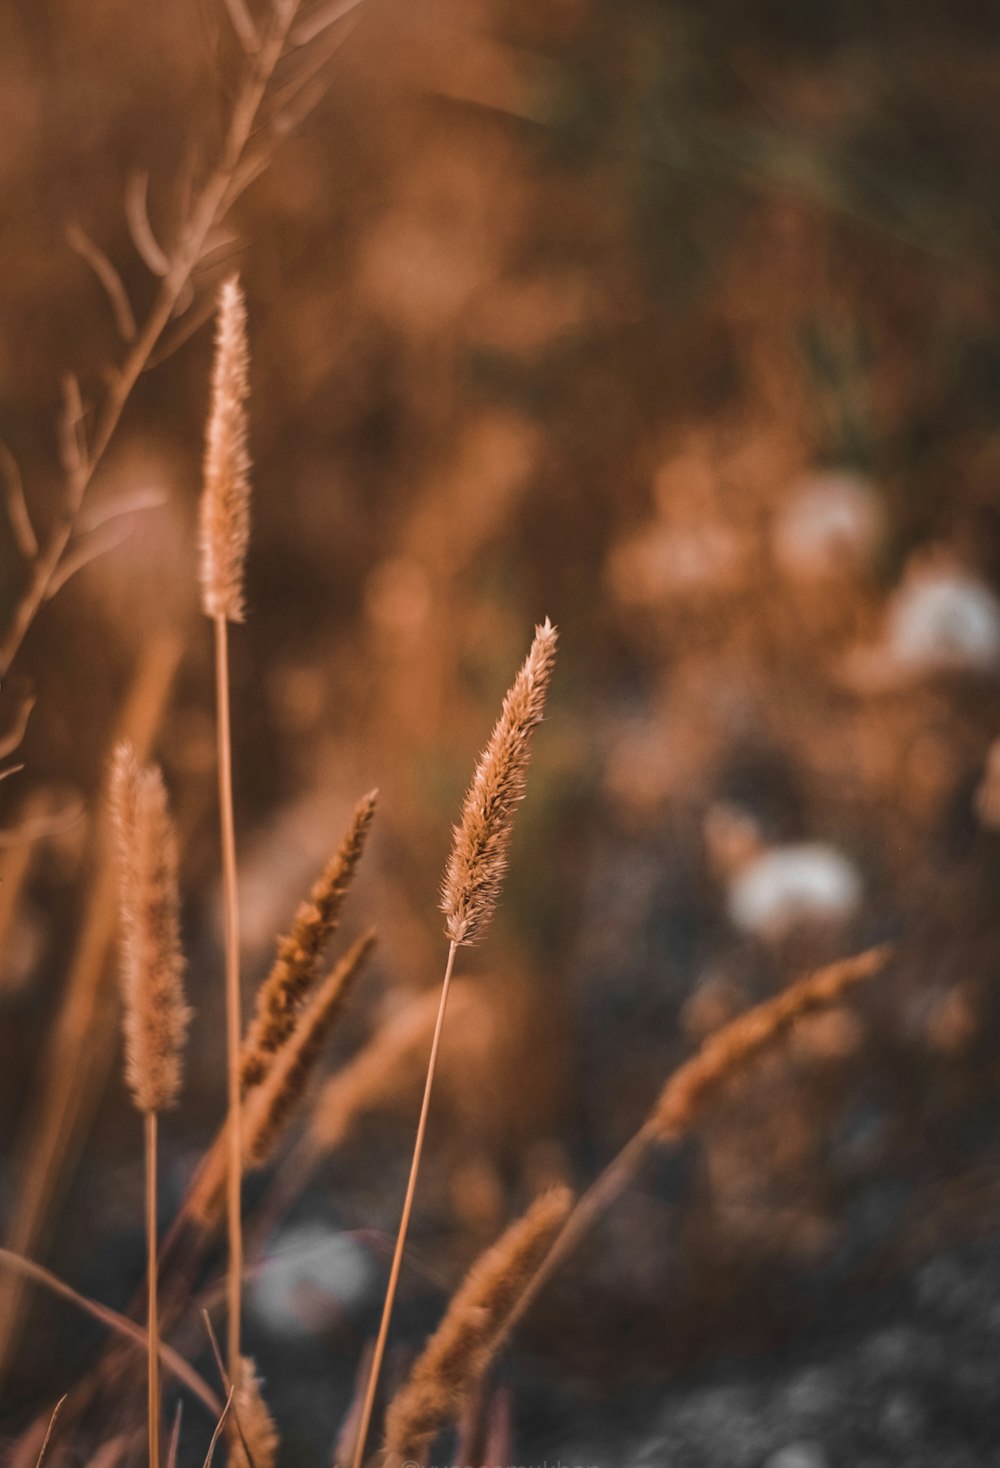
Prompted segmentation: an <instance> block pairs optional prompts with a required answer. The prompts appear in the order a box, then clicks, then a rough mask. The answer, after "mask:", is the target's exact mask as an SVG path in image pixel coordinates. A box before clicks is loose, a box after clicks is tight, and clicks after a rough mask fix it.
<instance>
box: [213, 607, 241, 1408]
mask: <svg viewBox="0 0 1000 1468" xmlns="http://www.w3.org/2000/svg"><path fill="white" fill-rule="evenodd" d="M213 620H214V622H215V690H216V709H217V723H216V732H217V737H218V765H219V826H220V834H221V842H222V887H223V904H224V910H225V919H224V920H225V955H226V1076H227V1083H228V1108H227V1124H226V1138H227V1142H228V1151H227V1187H226V1198H227V1215H228V1242H229V1264H228V1273H227V1280H228V1289H227V1301H228V1318H227V1335H226V1348H227V1355H228V1359H229V1377H230V1380H231V1381H234V1382H236V1381H239V1376H240V1306H241V1297H242V1288H243V1227H242V1219H241V1202H240V1197H241V1186H240V1185H241V1178H242V1170H243V1139H242V1127H241V1120H242V1118H241V1100H240V1040H241V1036H242V1033H243V1029H242V1023H241V1019H240V926H239V921H240V920H239V903H238V896H237V889H236V836H235V825H234V821H233V766H232V734H231V728H230V717H229V632H228V623H227V622H226V619H225V617H224V616H219V617H215V618H214V619H213Z"/></svg>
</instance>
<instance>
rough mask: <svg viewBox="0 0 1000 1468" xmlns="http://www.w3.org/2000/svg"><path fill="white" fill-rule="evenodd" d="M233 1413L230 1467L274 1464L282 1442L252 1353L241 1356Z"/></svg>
mask: <svg viewBox="0 0 1000 1468" xmlns="http://www.w3.org/2000/svg"><path fill="white" fill-rule="evenodd" d="M231 1415H232V1424H231V1426H229V1430H228V1434H227V1436H228V1442H229V1464H230V1468H274V1464H275V1462H276V1461H277V1457H278V1448H279V1447H280V1445H281V1442H280V1438H279V1437H278V1429H277V1427H275V1425H274V1418H273V1417H272V1416H271V1414H270V1412H269V1411H268V1409H267V1403H266V1402H265V1401H264V1394H263V1392H262V1391H261V1382H260V1378H259V1376H258V1375H257V1367H256V1364H255V1362H254V1361H253V1360H251V1358H250V1357H249V1356H243V1357H241V1358H240V1379H239V1383H238V1385H237V1387H236V1391H235V1392H234V1394H233V1410H232V1414H231Z"/></svg>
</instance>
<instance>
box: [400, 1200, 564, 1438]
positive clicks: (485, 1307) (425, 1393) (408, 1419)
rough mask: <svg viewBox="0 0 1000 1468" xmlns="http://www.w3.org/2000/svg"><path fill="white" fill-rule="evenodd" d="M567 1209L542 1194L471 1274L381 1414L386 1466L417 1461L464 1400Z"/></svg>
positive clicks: (484, 1365) (491, 1353) (477, 1263)
mask: <svg viewBox="0 0 1000 1468" xmlns="http://www.w3.org/2000/svg"><path fill="white" fill-rule="evenodd" d="M572 1206H573V1195H572V1193H571V1192H570V1191H569V1189H568V1188H553V1189H552V1190H551V1192H548V1193H543V1194H542V1195H541V1197H540V1198H536V1200H535V1202H534V1203H533V1204H532V1205H531V1207H530V1208H529V1209H528V1211H527V1213H525V1215H524V1216H523V1218H519V1219H518V1220H517V1222H516V1223H513V1224H511V1226H510V1227H509V1228H508V1229H507V1230H506V1231H505V1232H504V1233H503V1234H502V1235H501V1236H500V1238H499V1239H498V1240H497V1242H496V1243H495V1244H494V1245H493V1246H492V1247H491V1248H489V1249H487V1251H486V1253H485V1254H483V1255H482V1256H481V1257H480V1258H479V1259H478V1260H477V1261H476V1263H475V1264H474V1265H473V1266H472V1269H471V1270H470V1271H469V1273H468V1274H467V1275H466V1277H465V1280H464V1282H463V1283H462V1285H461V1286H460V1287H459V1289H458V1291H457V1293H456V1294H455V1295H454V1297H453V1298H452V1301H451V1303H450V1304H449V1306H448V1309H447V1310H446V1311H445V1315H444V1319H443V1320H442V1321H441V1324H440V1325H439V1326H438V1328H437V1330H436V1331H435V1332H434V1334H433V1335H432V1336H431V1338H430V1340H429V1341H428V1342H427V1344H426V1346H425V1347H424V1350H423V1353H422V1354H421V1356H420V1357H419V1358H418V1360H417V1362H416V1365H415V1366H414V1367H413V1370H412V1371H411V1372H410V1376H409V1379H408V1380H407V1381H406V1383H405V1384H404V1385H403V1387H402V1388H401V1389H400V1391H398V1392H397V1393H396V1396H395V1397H394V1398H393V1400H392V1402H391V1404H390V1406H389V1411H388V1413H387V1415H386V1432H385V1448H386V1454H387V1462H388V1464H391V1465H395V1464H398V1463H400V1462H403V1461H422V1457H423V1451H424V1449H425V1448H426V1447H427V1446H428V1445H429V1443H430V1442H431V1441H432V1440H433V1439H434V1437H436V1435H437V1434H438V1432H440V1431H441V1429H442V1428H444V1427H446V1426H447V1425H448V1423H449V1422H452V1421H453V1420H454V1419H455V1417H456V1416H457V1414H458V1413H459V1411H460V1410H461V1408H462V1407H463V1406H464V1405H465V1403H466V1402H467V1401H468V1400H469V1398H470V1396H471V1394H472V1391H473V1390H474V1388H475V1386H476V1385H477V1383H478V1382H479V1381H480V1380H481V1379H482V1377H483V1375H484V1373H485V1371H486V1369H487V1367H488V1366H489V1364H490V1361H491V1360H492V1359H493V1354H494V1351H495V1349H496V1347H497V1344H498V1343H499V1341H500V1340H501V1339H502V1336H503V1333H504V1327H505V1326H506V1324H507V1321H508V1320H509V1318H510V1316H511V1314H512V1312H513V1311H514V1309H515V1307H516V1305H517V1303H518V1301H519V1299H520V1298H521V1295H522V1294H523V1292H524V1290H525V1289H526V1287H527V1286H528V1284H529V1283H530V1281H531V1279H532V1278H533V1276H534V1274H535V1273H536V1271H537V1270H538V1268H539V1267H540V1265H541V1264H542V1262H543V1260H544V1258H545V1256H546V1254H547V1253H548V1251H549V1248H550V1246H551V1244H552V1241H553V1239H554V1238H555V1236H556V1234H557V1233H558V1232H559V1230H560V1228H562V1225H563V1223H564V1222H565V1221H566V1219H567V1217H568V1216H569V1212H570V1209H571V1208H572Z"/></svg>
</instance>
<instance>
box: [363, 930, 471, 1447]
mask: <svg viewBox="0 0 1000 1468" xmlns="http://www.w3.org/2000/svg"><path fill="white" fill-rule="evenodd" d="M457 952H458V944H457V943H452V944H451V946H450V948H449V949H448V963H447V966H446V968H445V971H444V981H443V982H442V984H441V1002H440V1004H439V1005H438V1013H437V1023H436V1024H435V1026H434V1038H433V1040H432V1041H431V1053H430V1059H429V1060H428V1062H427V1080H426V1082H425V1083H424V1099H423V1102H422V1104H421V1107H420V1120H419V1122H418V1123H417V1136H416V1140H415V1142H414V1144H413V1160H412V1161H411V1163H410V1177H409V1181H408V1182H407V1184H406V1198H405V1200H404V1202H403V1213H402V1217H401V1218H400V1221H399V1232H398V1233H397V1235H396V1248H395V1251H394V1253H393V1256H392V1268H391V1269H390V1271H389V1283H388V1286H387V1287H386V1292H385V1303H384V1305H383V1306H382V1321H381V1324H380V1325H379V1330H378V1338H377V1339H376V1341H375V1350H374V1352H373V1353H372V1364H371V1369H370V1371H369V1373H368V1385H367V1387H366V1389H365V1402H364V1407H363V1408H362V1411H361V1420H360V1422H359V1423H358V1436H357V1440H356V1442H355V1445H354V1464H353V1468H361V1465H362V1463H363V1462H364V1456H365V1444H366V1443H367V1441H368V1429H369V1427H370V1426H371V1420H372V1410H373V1409H374V1406H375V1393H376V1392H377V1390H378V1379H379V1373H380V1372H381V1370H382V1357H383V1356H384V1355H385V1344H386V1341H387V1339H388V1336H389V1322H390V1321H391V1319H392V1307H393V1304H394V1303H395V1299H396V1286H397V1285H398V1284H399V1272H400V1269H401V1268H402V1265H403V1251H404V1249H405V1248H406V1235H407V1232H408V1230H409V1227H410V1214H411V1213H412V1211H413V1196H414V1194H415V1193H416V1191H417V1177H418V1175H419V1173H420V1158H421V1155H422V1154H423V1150H424V1135H425V1133H426V1131H427V1116H428V1113H429V1112H430V1109H431V1091H432V1090H433V1089H434V1073H435V1071H436V1070H437V1058H438V1048H439V1046H440V1044H441V1031H442V1029H443V1028H444V1015H445V1010H446V1009H447V1007H448V991H449V989H450V988H451V976H452V973H453V972H454V969H455V955H456V953H457Z"/></svg>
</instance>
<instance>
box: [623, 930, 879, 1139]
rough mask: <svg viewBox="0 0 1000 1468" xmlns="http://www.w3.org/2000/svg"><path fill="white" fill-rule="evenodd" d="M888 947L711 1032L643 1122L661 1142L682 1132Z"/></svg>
mask: <svg viewBox="0 0 1000 1468" xmlns="http://www.w3.org/2000/svg"><path fill="white" fill-rule="evenodd" d="M891 956H892V949H891V948H890V947H888V946H887V945H886V946H883V947H881V948H869V949H867V950H866V951H865V952H864V953H858V954H855V955H853V956H852V957H850V958H842V959H839V960H838V961H837V962H836V963H831V964H828V965H827V967H826V968H822V969H820V970H819V971H818V972H817V973H814V974H808V975H807V976H806V977H805V978H803V979H799V980H798V981H797V982H796V983H794V984H791V985H790V986H789V987H788V988H787V989H785V990H784V992H783V993H781V994H778V995H776V996H775V998H773V999H769V1000H766V1001H765V1002H764V1003H763V1004H758V1005H755V1006H754V1008H753V1009H750V1010H748V1011H747V1013H746V1014H741V1015H738V1016H737V1018H736V1019H734V1020H732V1021H731V1022H730V1023H729V1024H727V1025H724V1026H723V1027H722V1029H720V1030H718V1031H716V1033H715V1034H714V1035H710V1036H709V1037H708V1039H707V1040H706V1041H705V1043H704V1045H703V1046H702V1047H701V1049H700V1050H699V1052H698V1053H697V1055H694V1056H692V1058H691V1059H690V1060H688V1061H686V1062H685V1063H684V1064H683V1065H682V1066H681V1067H680V1069H679V1070H677V1071H675V1072H674V1074H673V1075H672V1076H671V1077H670V1079H669V1080H668V1081H667V1084H666V1085H665V1086H664V1088H663V1090H662V1092H661V1093H660V1097H659V1099H658V1101H657V1102H656V1105H655V1106H654V1107H653V1110H652V1112H651V1113H650V1116H649V1119H648V1121H647V1123H646V1126H647V1127H648V1128H649V1129H650V1130H651V1132H652V1133H653V1134H654V1135H655V1136H656V1137H657V1138H658V1139H659V1140H660V1141H664V1142H673V1141H676V1140H677V1139H678V1138H679V1137H682V1136H684V1135H685V1133H686V1132H688V1131H689V1130H690V1128H691V1126H692V1125H693V1124H694V1122H695V1121H697V1119H698V1118H699V1117H700V1116H701V1115H702V1114H703V1113H704V1111H705V1110H706V1108H707V1107H708V1106H710V1105H711V1103H712V1101H713V1100H714V1099H715V1097H716V1096H717V1095H719V1093H720V1092H721V1091H724V1090H725V1088H726V1086H727V1085H728V1084H729V1082H730V1081H731V1080H732V1079H733V1077H734V1076H736V1075H737V1074H739V1073H740V1072H741V1071H742V1070H743V1069H744V1068H745V1067H746V1066H747V1065H748V1064H749V1063H750V1062H751V1061H752V1060H753V1059H754V1058H755V1057H756V1056H758V1055H760V1054H761V1053H762V1052H763V1051H765V1050H767V1049H769V1048H770V1047H771V1046H772V1045H774V1044H776V1043H777V1042H778V1041H779V1040H780V1039H782V1037H783V1036H784V1035H785V1034H787V1032H788V1031H789V1030H790V1029H791V1028H792V1026H793V1025H794V1024H795V1022H796V1020H799V1019H801V1018H802V1017H803V1016H804V1015H807V1014H811V1013H814V1012H815V1011H816V1010H820V1009H825V1008H828V1007H829V1006H830V1005H833V1004H838V1003H839V1002H840V1000H841V999H843V998H844V997H845V996H846V995H847V994H848V993H849V992H850V990H851V989H853V988H854V987H855V986H856V985H858V984H860V983H863V982H864V981H865V980H866V979H870V978H872V977H873V976H874V975H875V974H877V973H878V972H879V970H880V969H882V968H884V967H885V965H886V963H888V961H889V959H890V958H891Z"/></svg>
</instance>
